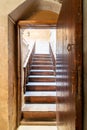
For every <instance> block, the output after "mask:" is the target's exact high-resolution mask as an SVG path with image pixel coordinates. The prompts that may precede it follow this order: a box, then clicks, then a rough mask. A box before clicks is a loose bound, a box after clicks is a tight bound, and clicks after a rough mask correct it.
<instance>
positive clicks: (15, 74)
mask: <svg viewBox="0 0 87 130" xmlns="http://www.w3.org/2000/svg"><path fill="white" fill-rule="evenodd" d="M53 5H54V6H53ZM60 6H61V4H59V2H55V1H52V2H51V1H50V2H48V1H44V0H43V1H39V0H38V1H35V0H32V1H30V0H28V1H26V2H24V3H23V4H22V5H20V6H19V7H18V8H17V9H16V10H14V11H13V12H12V13H10V14H9V16H8V23H9V29H8V37H9V70H8V71H9V106H12V107H9V116H10V121H9V122H10V123H9V124H10V129H11V130H12V128H16V127H17V126H18V125H19V122H20V118H21V104H20V100H21V93H20V86H21V82H20V78H21V71H20V65H21V61H20V43H19V42H17V37H16V36H17V33H18V32H17V29H18V28H17V22H18V21H19V20H25V19H27V18H29V17H30V16H32V14H33V13H34V12H36V11H38V10H48V11H53V12H56V13H59V11H60ZM16 43H18V44H16ZM11 68H12V69H11ZM10 71H11V73H10ZM13 93H14V96H11V95H12V94H13ZM10 97H12V98H10ZM13 103H14V104H13ZM10 104H13V105H10ZM11 113H14V114H13V116H12V114H11Z"/></svg>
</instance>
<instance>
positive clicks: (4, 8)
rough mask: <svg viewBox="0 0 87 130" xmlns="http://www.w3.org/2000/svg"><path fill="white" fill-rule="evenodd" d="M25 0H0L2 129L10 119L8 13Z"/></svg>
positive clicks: (0, 123) (0, 128)
mask: <svg viewBox="0 0 87 130" xmlns="http://www.w3.org/2000/svg"><path fill="white" fill-rule="evenodd" d="M23 1H24V0H15V1H14V0H3V1H0V34H1V36H0V130H9V120H10V119H9V118H10V117H9V112H8V107H9V106H8V79H9V77H8V62H9V61H8V14H9V13H10V12H11V11H12V10H13V9H15V8H16V7H17V6H18V5H19V4H21V3H22V2H23ZM10 105H12V104H10ZM11 114H12V113H11Z"/></svg>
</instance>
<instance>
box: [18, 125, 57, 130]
mask: <svg viewBox="0 0 87 130" xmlns="http://www.w3.org/2000/svg"><path fill="white" fill-rule="evenodd" d="M17 130H58V129H57V127H56V126H20V127H19V128H18V129H17Z"/></svg>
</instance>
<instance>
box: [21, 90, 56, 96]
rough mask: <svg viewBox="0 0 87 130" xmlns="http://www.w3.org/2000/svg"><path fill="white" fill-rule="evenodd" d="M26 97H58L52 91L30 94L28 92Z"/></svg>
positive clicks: (31, 92)
mask: <svg viewBox="0 0 87 130" xmlns="http://www.w3.org/2000/svg"><path fill="white" fill-rule="evenodd" d="M24 96H56V92H54V91H51V92H47V91H36V92H33V91H30V92H26V93H25V95H24Z"/></svg>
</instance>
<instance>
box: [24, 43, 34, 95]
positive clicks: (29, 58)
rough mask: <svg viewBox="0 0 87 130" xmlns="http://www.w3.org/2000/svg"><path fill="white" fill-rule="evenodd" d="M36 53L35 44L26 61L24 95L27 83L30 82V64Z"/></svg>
mask: <svg viewBox="0 0 87 130" xmlns="http://www.w3.org/2000/svg"><path fill="white" fill-rule="evenodd" d="M34 52H35V43H34V46H33V49H32V51H31V53H30V54H29V55H28V57H27V59H26V62H25V64H24V66H23V69H24V93H25V91H26V83H27V82H28V78H27V77H28V75H29V73H30V72H29V70H30V64H31V60H32V56H33V54H34Z"/></svg>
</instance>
